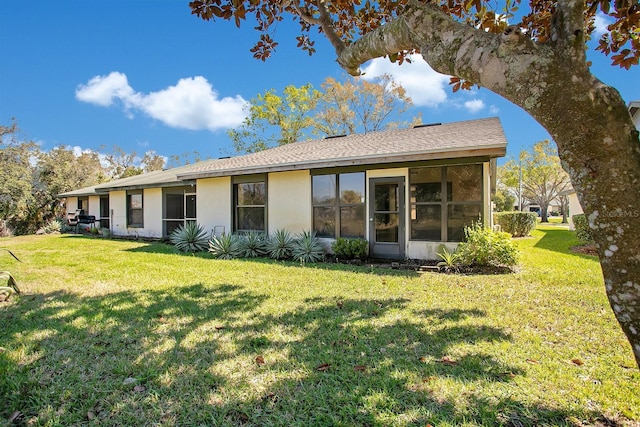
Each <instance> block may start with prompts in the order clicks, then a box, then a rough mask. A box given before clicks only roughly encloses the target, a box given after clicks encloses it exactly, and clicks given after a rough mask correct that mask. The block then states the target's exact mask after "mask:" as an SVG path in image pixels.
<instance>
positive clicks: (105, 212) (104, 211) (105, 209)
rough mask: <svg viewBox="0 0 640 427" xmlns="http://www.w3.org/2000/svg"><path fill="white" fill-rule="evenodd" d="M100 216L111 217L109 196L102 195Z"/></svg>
mask: <svg viewBox="0 0 640 427" xmlns="http://www.w3.org/2000/svg"><path fill="white" fill-rule="evenodd" d="M100 216H101V217H102V218H108V217H109V198H108V197H100Z"/></svg>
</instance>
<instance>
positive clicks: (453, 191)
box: [447, 165, 482, 202]
mask: <svg viewBox="0 0 640 427" xmlns="http://www.w3.org/2000/svg"><path fill="white" fill-rule="evenodd" d="M447 188H448V191H449V192H450V194H449V196H448V198H447V199H448V200H449V201H454V202H458V201H465V202H479V201H481V200H482V165H462V166H449V167H447Z"/></svg>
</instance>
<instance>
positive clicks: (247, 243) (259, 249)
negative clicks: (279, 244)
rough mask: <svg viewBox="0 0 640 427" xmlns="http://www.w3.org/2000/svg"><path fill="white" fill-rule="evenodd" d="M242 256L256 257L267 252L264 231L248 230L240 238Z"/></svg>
mask: <svg viewBox="0 0 640 427" xmlns="http://www.w3.org/2000/svg"><path fill="white" fill-rule="evenodd" d="M241 246H242V256H244V257H245V258H256V257H261V256H264V255H266V254H267V239H266V236H265V234H264V233H261V232H259V231H250V232H248V233H247V234H245V235H244V236H242V240H241Z"/></svg>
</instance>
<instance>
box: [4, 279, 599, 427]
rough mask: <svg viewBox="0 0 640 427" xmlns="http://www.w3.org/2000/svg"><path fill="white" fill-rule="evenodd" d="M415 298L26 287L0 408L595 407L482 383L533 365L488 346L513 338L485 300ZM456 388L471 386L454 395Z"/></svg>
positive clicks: (130, 419)
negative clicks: (438, 303)
mask: <svg viewBox="0 0 640 427" xmlns="http://www.w3.org/2000/svg"><path fill="white" fill-rule="evenodd" d="M409 302H410V301H408V300H406V299H404V298H380V299H336V298H335V297H334V298H322V297H319V298H309V299H307V300H304V301H300V302H299V304H297V305H296V304H291V303H289V304H286V303H282V304H281V305H280V309H279V310H270V311H267V310H266V309H265V308H264V305H265V304H273V303H274V302H273V301H269V300H268V299H267V297H265V296H264V295H259V294H257V293H255V292H252V291H251V290H250V289H247V288H244V287H242V286H237V285H228V284H219V285H215V286H213V285H206V284H203V283H196V284H192V285H189V286H184V287H177V288H174V289H172V290H171V291H162V292H161V291H155V290H153V291H140V292H117V293H113V294H106V295H103V296H92V297H84V296H80V295H77V294H74V293H70V292H64V291H60V292H55V293H49V294H43V295H25V296H23V297H21V298H19V299H16V300H15V301H14V302H12V303H11V304H10V305H8V306H5V307H3V308H2V311H0V316H1V317H0V320H1V321H2V324H3V325H5V327H3V329H2V330H0V342H2V345H3V347H5V349H4V350H3V351H0V374H1V378H3V381H2V382H0V384H1V385H0V400H1V401H2V402H3V407H2V408H0V415H1V416H3V417H9V416H10V414H11V413H13V412H14V411H20V412H21V413H22V416H20V417H18V418H17V422H18V423H30V424H38V425H41V424H47V423H49V424H59V425H78V424H86V423H96V424H100V425H150V424H154V425H228V426H234V425H299V426H308V425H322V426H324V425H358V426H384V425H394V424H403V425H426V424H429V423H430V424H433V425H438V424H441V423H443V424H444V423H446V424H459V423H471V424H484V425H498V424H502V425H522V426H527V425H539V424H547V425H555V424H563V423H568V421H567V420H569V419H572V418H577V419H597V418H598V417H601V415H600V414H597V413H594V412H589V411H586V410H584V411H582V412H576V411H571V410H564V409H552V408H547V407H545V406H541V405H535V404H529V403H525V402H521V401H518V400H517V399H514V398H512V397H507V396H506V395H495V396H490V395H485V394H483V392H482V390H485V393H486V390H491V388H492V387H497V386H499V385H500V384H505V383H508V382H509V381H511V379H512V377H515V376H517V375H522V374H523V373H522V372H520V371H519V370H518V369H517V368H515V367H513V366H509V365H507V364H505V363H503V362H501V361H499V360H496V359H494V358H493V357H492V356H491V355H488V354H485V353H483V352H482V351H480V348H481V347H482V346H486V344H490V343H500V342H506V341H510V340H511V337H510V336H509V334H508V333H506V332H505V331H503V330H501V329H500V328H496V327H494V326H491V325H489V324H488V323H487V320H486V314H485V313H484V312H483V311H481V310H463V309H454V310H445V309H424V310H411V309H410V308H409V307H407V305H408V304H409ZM407 313H408V314H409V315H407ZM476 345H477V346H478V347H476ZM461 346H462V347H464V348H465V349H466V350H465V351H464V353H463V354H460V353H458V355H457V356H455V355H454V354H455V350H454V349H455V348H460V347H461ZM10 354H11V355H16V354H19V355H20V360H14V359H11V357H10V356H9V355H10ZM13 357H15V356H13ZM447 384H451V385H452V386H453V387H458V388H459V389H460V390H464V392H461V393H459V395H457V396H450V395H449V394H450V393H449V394H448V390H447V387H448V385H447ZM454 393H457V390H454Z"/></svg>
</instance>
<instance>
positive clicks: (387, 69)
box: [362, 54, 449, 107]
mask: <svg viewBox="0 0 640 427" xmlns="http://www.w3.org/2000/svg"><path fill="white" fill-rule="evenodd" d="M410 58H411V61H412V62H411V63H406V62H405V63H403V64H402V65H401V66H398V64H395V63H393V62H391V61H389V59H387V58H376V59H373V60H371V61H370V62H369V64H368V65H366V66H365V67H363V69H362V71H363V72H364V73H365V74H364V76H363V78H364V79H366V80H375V79H376V78H377V77H380V76H381V75H383V74H385V73H386V74H390V75H391V76H392V77H393V79H394V80H395V81H396V82H398V83H400V84H401V85H402V87H404V88H405V90H406V91H407V94H408V95H409V96H410V97H411V99H412V100H413V103H414V105H416V106H425V107H437V106H438V105H440V104H442V103H444V102H446V101H447V89H446V88H447V86H448V85H449V76H446V75H444V74H440V73H437V72H435V71H434V70H433V69H432V68H431V67H430V66H429V65H428V64H427V63H426V62H425V60H424V59H422V56H420V55H416V54H414V55H411V56H410Z"/></svg>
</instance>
